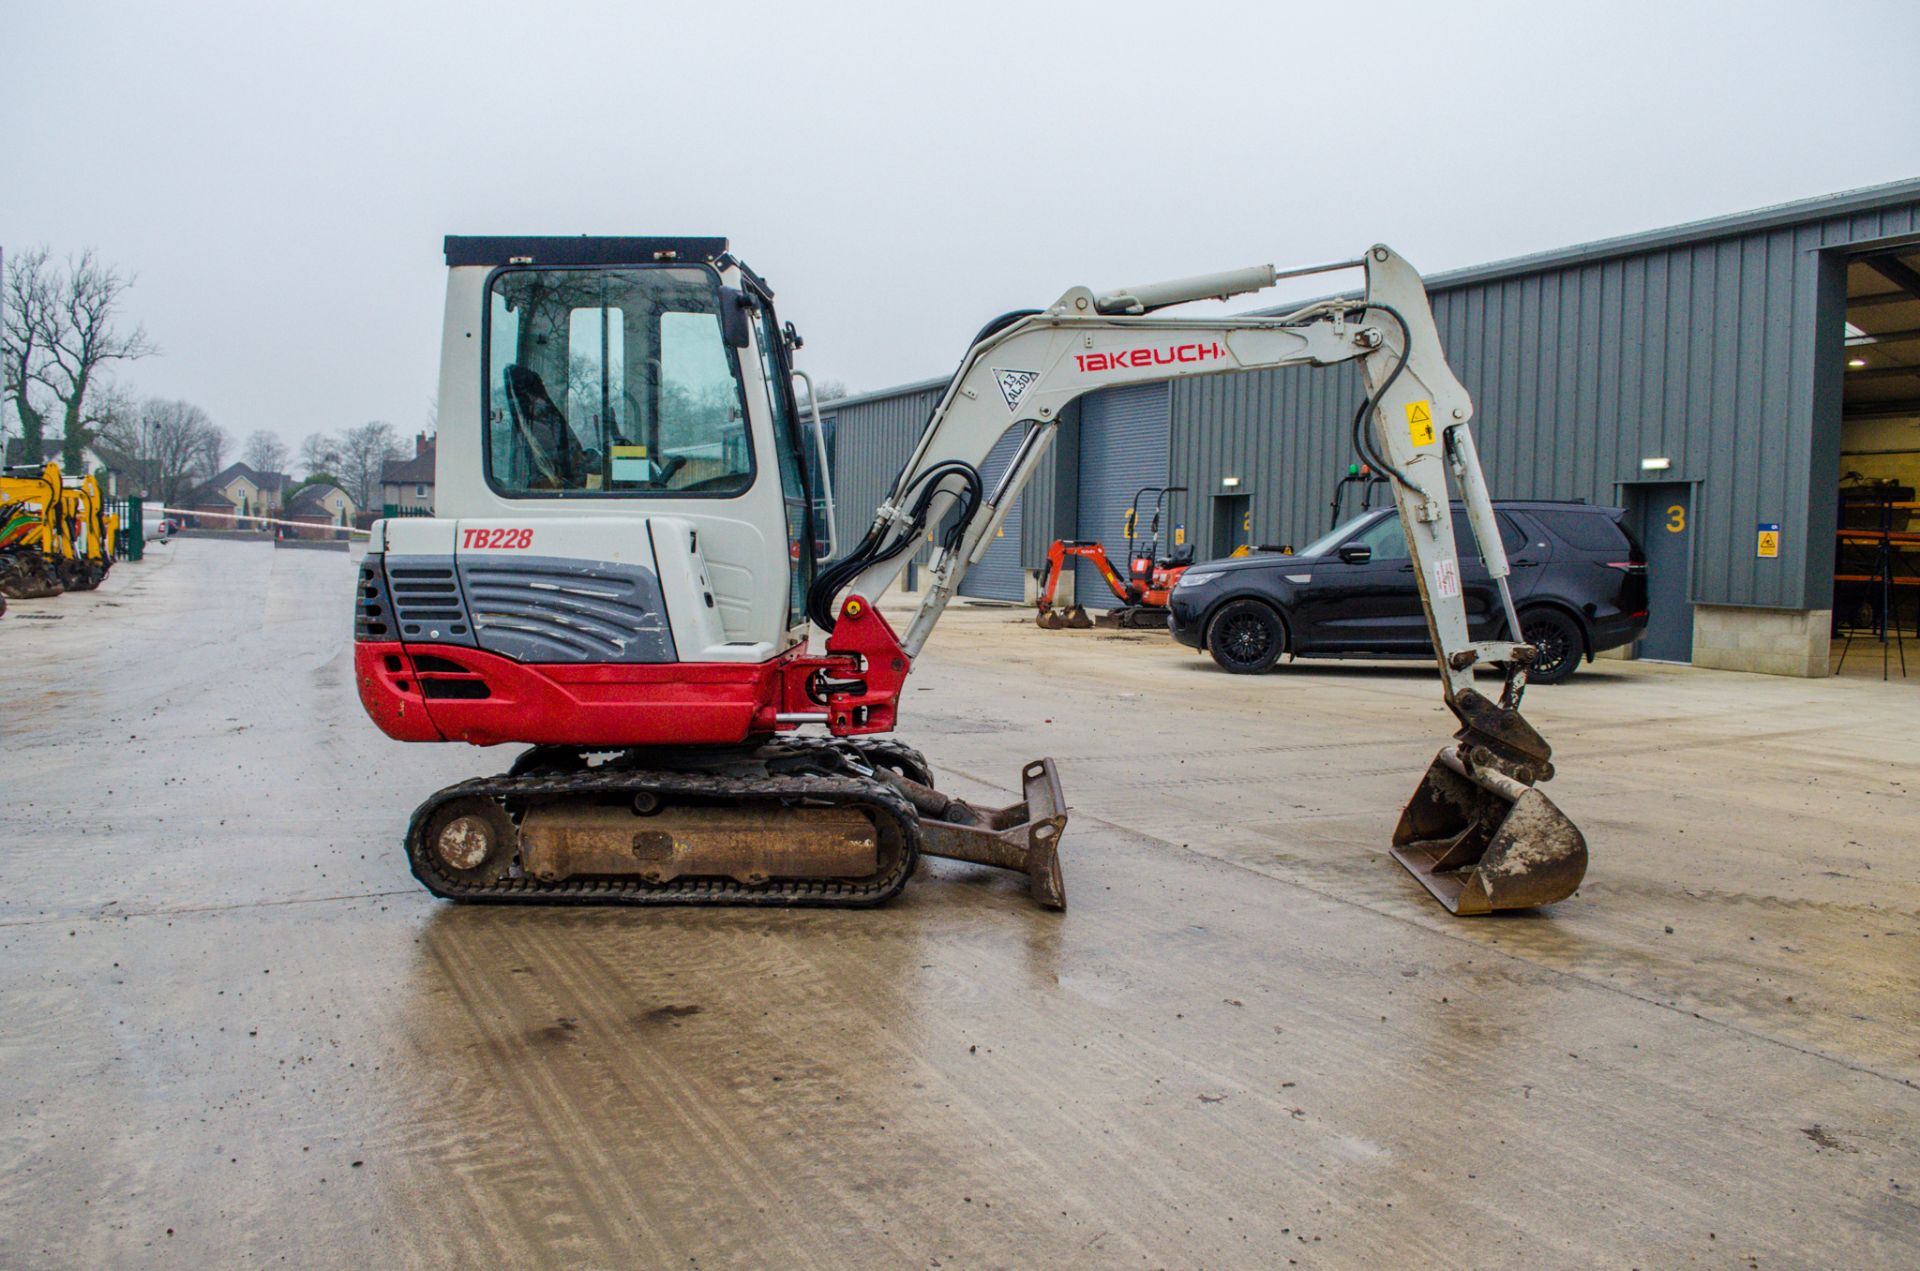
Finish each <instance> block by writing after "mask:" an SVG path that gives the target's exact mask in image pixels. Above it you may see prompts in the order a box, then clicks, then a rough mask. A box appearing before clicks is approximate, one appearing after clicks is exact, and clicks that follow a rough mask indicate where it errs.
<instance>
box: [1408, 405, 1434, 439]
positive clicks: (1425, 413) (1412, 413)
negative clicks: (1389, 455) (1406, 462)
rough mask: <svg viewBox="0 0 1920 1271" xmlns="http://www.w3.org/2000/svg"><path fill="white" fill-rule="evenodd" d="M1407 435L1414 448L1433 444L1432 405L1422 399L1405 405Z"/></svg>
mask: <svg viewBox="0 0 1920 1271" xmlns="http://www.w3.org/2000/svg"><path fill="white" fill-rule="evenodd" d="M1407 435H1408V436H1409V437H1410V438H1412V440H1413V444H1414V445H1416V446H1431V445H1432V444H1433V403H1432V402H1430V401H1427V400H1425V399H1422V400H1420V401H1417V402H1408V403H1407Z"/></svg>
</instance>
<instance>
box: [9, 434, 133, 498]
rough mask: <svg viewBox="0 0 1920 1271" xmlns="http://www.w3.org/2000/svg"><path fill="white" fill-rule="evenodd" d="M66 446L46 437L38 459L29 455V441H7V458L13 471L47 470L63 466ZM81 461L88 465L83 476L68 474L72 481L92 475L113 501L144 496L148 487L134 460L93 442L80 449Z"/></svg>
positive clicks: (10, 439)
mask: <svg viewBox="0 0 1920 1271" xmlns="http://www.w3.org/2000/svg"><path fill="white" fill-rule="evenodd" d="M65 446H66V443H65V442H64V441H62V440H61V439H60V438H59V437H44V438H42V439H41V441H40V457H39V458H38V459H35V458H34V457H33V456H32V455H30V454H28V453H27V439H26V438H25V437H9V438H7V450H6V455H5V456H4V458H5V463H6V466H7V467H9V468H20V467H32V468H39V467H44V466H45V465H47V464H49V463H62V464H63V462H64V461H63V460H62V458H61V452H62V450H63V449H64V448H65ZM80 460H81V463H82V464H83V465H84V471H82V472H68V473H66V474H65V475H67V476H70V477H77V476H85V475H86V474H87V473H89V472H91V473H93V474H94V475H95V476H97V477H98V478H99V479H100V491H101V493H103V494H105V495H106V496H107V497H108V498H110V499H116V498H119V497H120V496H122V495H126V494H141V493H143V492H144V490H145V483H144V482H143V481H141V480H140V479H139V475H138V474H137V473H136V472H135V471H134V468H135V464H134V463H133V461H132V460H130V459H128V458H126V457H125V456H123V455H121V454H120V453H119V452H118V451H115V450H114V449H112V448H111V447H109V446H106V445H103V444H101V443H100V442H98V441H93V442H89V443H88V444H87V445H85V446H83V447H81V449H80Z"/></svg>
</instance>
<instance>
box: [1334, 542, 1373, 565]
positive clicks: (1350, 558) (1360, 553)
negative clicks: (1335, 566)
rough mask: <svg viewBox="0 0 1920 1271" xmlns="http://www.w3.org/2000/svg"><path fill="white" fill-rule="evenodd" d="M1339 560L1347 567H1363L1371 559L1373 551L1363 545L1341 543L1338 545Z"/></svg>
mask: <svg viewBox="0 0 1920 1271" xmlns="http://www.w3.org/2000/svg"><path fill="white" fill-rule="evenodd" d="M1340 559H1341V560H1343V561H1345V562H1347V564H1349V565H1364V564H1366V563H1367V562H1368V561H1370V560H1372V559H1373V549H1372V548H1371V547H1368V546H1367V545H1366V544H1365V543H1343V544H1341V545H1340Z"/></svg>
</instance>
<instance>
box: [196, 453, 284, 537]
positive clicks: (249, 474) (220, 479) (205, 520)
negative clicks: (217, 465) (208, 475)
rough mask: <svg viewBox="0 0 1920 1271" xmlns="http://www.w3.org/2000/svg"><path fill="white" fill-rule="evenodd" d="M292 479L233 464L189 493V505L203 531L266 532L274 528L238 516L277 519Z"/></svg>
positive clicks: (277, 473)
mask: <svg viewBox="0 0 1920 1271" xmlns="http://www.w3.org/2000/svg"><path fill="white" fill-rule="evenodd" d="M289 484H291V478H289V477H288V476H287V474H286V473H284V472H261V471H259V470H257V469H255V468H252V467H249V466H248V465H247V464H244V463H230V464H228V465H227V466H226V467H225V468H224V469H222V470H221V471H220V472H219V473H218V474H217V475H215V476H214V478H213V479H212V480H210V481H205V482H202V483H201V484H200V486H199V487H198V488H196V489H195V490H194V491H193V492H192V493H190V494H188V495H187V497H186V499H185V503H186V506H187V509H188V510H189V511H190V512H192V513H194V514H195V516H194V522H195V524H196V525H197V526H199V528H201V529H210V530H224V529H243V530H253V531H256V532H258V533H262V534H264V533H266V532H267V531H269V530H271V529H272V528H273V527H272V526H270V525H261V524H258V523H255V522H250V521H245V520H236V519H235V517H236V516H238V517H254V516H265V517H277V516H279V515H280V509H281V505H282V503H283V502H284V501H285V497H286V491H287V486H288V485H289Z"/></svg>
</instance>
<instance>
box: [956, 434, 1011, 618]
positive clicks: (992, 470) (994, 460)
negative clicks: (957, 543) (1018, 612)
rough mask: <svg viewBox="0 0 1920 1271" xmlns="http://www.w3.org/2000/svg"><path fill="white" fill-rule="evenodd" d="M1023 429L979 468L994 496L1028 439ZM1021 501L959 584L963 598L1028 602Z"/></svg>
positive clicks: (1003, 442) (995, 449) (997, 445)
mask: <svg viewBox="0 0 1920 1271" xmlns="http://www.w3.org/2000/svg"><path fill="white" fill-rule="evenodd" d="M1026 431H1027V430H1026V429H1024V428H1009V429H1008V430H1007V432H1006V435H1005V436H1004V437H1002V438H1000V440H999V441H998V442H997V443H995V445H994V447H993V449H992V450H991V451H989V452H988V454H987V461H986V462H985V463H983V464H981V465H980V479H981V481H982V482H983V483H984V484H985V486H986V489H987V493H988V494H989V495H991V494H992V493H993V488H994V486H995V485H997V484H999V481H1000V478H1001V477H1003V476H1005V475H1006V474H1007V468H1008V466H1009V465H1010V464H1012V463H1013V454H1014V451H1016V450H1018V449H1019V448H1020V442H1021V439H1022V438H1024V437H1025V436H1026ZM1020 511H1021V509H1020V500H1018V499H1016V500H1014V503H1013V506H1012V507H1011V508H1008V509H1007V515H1006V519H1004V520H1003V521H1001V523H1000V533H999V534H998V535H997V536H996V537H995V538H994V540H993V542H992V543H990V544H988V546H987V554H986V555H984V556H982V557H981V558H980V562H979V563H978V564H976V565H975V566H974V567H973V568H972V569H969V570H968V571H967V576H966V577H965V578H963V579H961V580H960V594H961V595H963V596H976V597H979V598H980V599H983V600H1025V599H1026V596H1027V590H1026V576H1025V575H1024V574H1023V573H1022V572H1021V569H1020Z"/></svg>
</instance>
